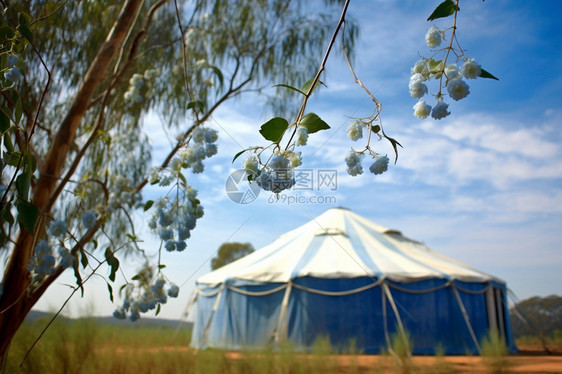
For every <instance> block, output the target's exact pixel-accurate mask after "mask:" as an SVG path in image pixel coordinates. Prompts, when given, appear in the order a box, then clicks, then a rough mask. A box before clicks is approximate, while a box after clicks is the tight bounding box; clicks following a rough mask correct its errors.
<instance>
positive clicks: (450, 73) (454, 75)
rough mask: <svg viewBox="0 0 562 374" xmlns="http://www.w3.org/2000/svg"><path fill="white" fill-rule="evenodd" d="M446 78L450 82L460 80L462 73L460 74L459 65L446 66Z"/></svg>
mask: <svg viewBox="0 0 562 374" xmlns="http://www.w3.org/2000/svg"><path fill="white" fill-rule="evenodd" d="M445 76H446V77H447V79H448V80H450V81H452V80H455V79H459V78H460V77H461V73H460V72H459V68H458V67H457V64H450V65H447V66H445Z"/></svg>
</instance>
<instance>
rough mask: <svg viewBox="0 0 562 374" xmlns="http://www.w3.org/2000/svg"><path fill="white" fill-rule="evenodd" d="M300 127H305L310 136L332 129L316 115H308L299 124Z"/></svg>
mask: <svg viewBox="0 0 562 374" xmlns="http://www.w3.org/2000/svg"><path fill="white" fill-rule="evenodd" d="M299 126H302V127H304V128H305V129H306V130H307V131H308V133H309V134H313V133H315V132H317V131H320V130H327V129H329V128H330V126H328V124H327V123H326V122H324V121H323V120H322V118H320V117H318V115H317V114H315V113H308V114H306V115H304V116H303V117H302V119H301V121H300V122H299Z"/></svg>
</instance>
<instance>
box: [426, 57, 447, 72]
mask: <svg viewBox="0 0 562 374" xmlns="http://www.w3.org/2000/svg"><path fill="white" fill-rule="evenodd" d="M427 66H428V67H429V71H430V72H431V73H434V74H435V73H437V72H442V71H443V60H434V59H432V58H430V59H429V60H427Z"/></svg>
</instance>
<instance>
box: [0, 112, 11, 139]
mask: <svg viewBox="0 0 562 374" xmlns="http://www.w3.org/2000/svg"><path fill="white" fill-rule="evenodd" d="M9 128H10V118H9V117H8V116H6V115H5V114H4V111H1V110H0V133H2V134H3V133H5V132H6V131H8V129H9Z"/></svg>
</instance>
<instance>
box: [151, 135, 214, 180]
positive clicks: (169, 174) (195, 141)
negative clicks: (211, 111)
mask: <svg viewBox="0 0 562 374" xmlns="http://www.w3.org/2000/svg"><path fill="white" fill-rule="evenodd" d="M217 139H218V132H217V131H216V130H213V129H209V128H205V127H197V128H195V129H194V130H193V133H192V135H191V141H190V144H189V145H185V146H184V147H182V148H181V149H180V150H179V151H178V155H177V157H174V158H173V159H172V161H171V162H170V165H169V166H168V168H167V169H165V170H161V169H159V168H152V169H151V170H150V172H149V175H148V181H149V182H150V184H156V183H158V184H159V185H160V186H169V185H170V184H172V183H173V182H174V181H177V180H178V178H180V174H181V171H182V169H188V168H191V170H192V171H193V173H195V174H198V173H202V172H203V171H204V170H205V165H204V164H203V160H205V159H206V158H209V157H212V156H214V155H216V154H217V152H218V148H217V145H216V144H215V143H216V141H217Z"/></svg>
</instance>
